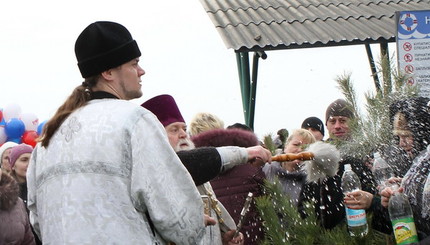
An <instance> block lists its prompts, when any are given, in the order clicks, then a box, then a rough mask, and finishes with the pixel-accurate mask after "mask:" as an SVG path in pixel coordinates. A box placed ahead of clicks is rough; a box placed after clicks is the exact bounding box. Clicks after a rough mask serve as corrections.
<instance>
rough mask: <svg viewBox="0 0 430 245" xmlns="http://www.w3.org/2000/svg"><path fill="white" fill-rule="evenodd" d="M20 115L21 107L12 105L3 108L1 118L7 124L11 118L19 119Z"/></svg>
mask: <svg viewBox="0 0 430 245" xmlns="http://www.w3.org/2000/svg"><path fill="white" fill-rule="evenodd" d="M20 115H21V106H19V105H18V104H15V103H12V104H9V105H7V106H5V107H4V108H3V118H4V121H5V122H8V121H9V120H10V119H12V118H19V116H20Z"/></svg>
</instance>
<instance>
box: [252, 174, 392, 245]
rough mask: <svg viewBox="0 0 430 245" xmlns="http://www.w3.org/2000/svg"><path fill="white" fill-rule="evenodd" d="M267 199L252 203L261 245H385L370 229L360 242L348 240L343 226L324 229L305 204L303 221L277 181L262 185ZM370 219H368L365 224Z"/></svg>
mask: <svg viewBox="0 0 430 245" xmlns="http://www.w3.org/2000/svg"><path fill="white" fill-rule="evenodd" d="M264 187H265V191H266V195H264V196H261V197H257V198H256V199H255V201H256V205H257V210H258V211H259V212H260V215H261V217H262V219H263V221H264V222H263V228H264V231H265V239H264V241H262V242H261V244H262V245H279V244H287V245H288V244H294V245H296V244H297V245H314V244H348V245H371V244H385V243H386V239H387V237H386V236H385V235H381V234H380V233H377V232H375V231H373V230H372V229H369V233H368V234H367V235H366V236H365V237H363V238H357V237H351V236H350V235H349V233H348V231H347V227H346V225H345V224H341V225H338V226H337V227H335V228H334V229H332V230H325V229H323V228H322V227H321V226H320V225H319V223H318V221H317V220H316V215H315V212H314V203H307V204H306V207H305V213H306V214H307V218H305V219H303V218H302V217H301V216H300V214H299V212H298V211H297V208H296V207H295V206H294V205H293V204H292V202H291V200H290V198H289V197H288V195H285V194H284V193H283V192H282V188H281V184H280V183H279V181H278V180H275V181H273V182H270V181H266V182H265V185H264ZM371 220H372V217H371V215H368V224H370V223H371Z"/></svg>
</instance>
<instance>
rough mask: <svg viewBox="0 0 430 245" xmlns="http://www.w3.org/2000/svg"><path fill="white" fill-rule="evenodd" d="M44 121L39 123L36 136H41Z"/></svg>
mask: <svg viewBox="0 0 430 245" xmlns="http://www.w3.org/2000/svg"><path fill="white" fill-rule="evenodd" d="M45 123H46V120H45V121H43V122H41V123H39V126H37V135H41V134H42V130H43V126H44V125H45Z"/></svg>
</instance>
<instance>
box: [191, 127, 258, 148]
mask: <svg viewBox="0 0 430 245" xmlns="http://www.w3.org/2000/svg"><path fill="white" fill-rule="evenodd" d="M191 140H192V141H193V142H194V144H195V145H196V147H204V146H213V147H220V146H240V147H251V146H256V145H259V141H258V138H257V136H256V135H255V134H254V133H253V132H251V131H248V130H243V129H211V130H208V131H205V132H202V133H199V134H198V135H196V136H192V137H191Z"/></svg>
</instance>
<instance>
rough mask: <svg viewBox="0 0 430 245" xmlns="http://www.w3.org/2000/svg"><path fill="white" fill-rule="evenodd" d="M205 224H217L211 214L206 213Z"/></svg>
mask: <svg viewBox="0 0 430 245" xmlns="http://www.w3.org/2000/svg"><path fill="white" fill-rule="evenodd" d="M204 222H205V226H210V225H216V220H215V219H214V218H212V217H211V216H209V215H207V214H205V220H204Z"/></svg>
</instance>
